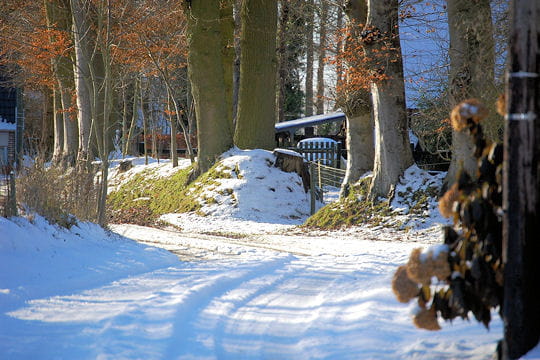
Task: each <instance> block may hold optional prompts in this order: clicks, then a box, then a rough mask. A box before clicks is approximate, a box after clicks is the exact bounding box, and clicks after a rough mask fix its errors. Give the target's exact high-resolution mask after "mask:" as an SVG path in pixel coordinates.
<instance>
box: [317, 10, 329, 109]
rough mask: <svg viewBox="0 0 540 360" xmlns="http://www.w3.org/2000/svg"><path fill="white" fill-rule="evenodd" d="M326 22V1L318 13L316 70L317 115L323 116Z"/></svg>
mask: <svg viewBox="0 0 540 360" xmlns="http://www.w3.org/2000/svg"><path fill="white" fill-rule="evenodd" d="M327 21H328V3H327V0H321V11H320V13H319V58H318V64H317V65H318V68H317V102H316V106H317V114H324V63H325V58H326V22H327Z"/></svg>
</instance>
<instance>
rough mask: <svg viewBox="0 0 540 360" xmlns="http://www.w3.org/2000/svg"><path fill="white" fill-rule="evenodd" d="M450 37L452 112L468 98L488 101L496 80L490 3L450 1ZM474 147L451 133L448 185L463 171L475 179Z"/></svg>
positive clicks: (462, 135)
mask: <svg viewBox="0 0 540 360" xmlns="http://www.w3.org/2000/svg"><path fill="white" fill-rule="evenodd" d="M447 5H448V7H447V11H448V29H449V35H450V48H449V51H448V54H449V56H450V74H449V103H450V108H453V107H454V106H456V105H457V104H458V103H459V102H461V101H463V100H466V99H468V98H473V97H474V98H478V99H479V100H481V101H486V100H487V97H486V96H485V94H487V93H488V91H486V89H488V88H492V87H493V82H494V80H495V76H494V72H495V70H494V66H495V45H494V39H493V25H492V21H491V7H490V2H489V0H448V1H447ZM473 149H474V145H473V143H472V140H471V137H470V136H469V135H468V134H465V133H462V132H459V131H455V130H454V131H453V132H452V150H453V151H452V160H451V163H450V168H449V169H448V174H447V176H446V179H445V185H446V186H447V187H449V186H451V185H452V184H453V183H454V181H456V177H457V174H458V172H459V170H460V169H463V170H464V171H466V172H467V173H468V174H469V175H470V176H471V177H472V178H475V177H476V160H475V158H474V156H473Z"/></svg>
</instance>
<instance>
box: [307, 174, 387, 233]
mask: <svg viewBox="0 0 540 360" xmlns="http://www.w3.org/2000/svg"><path fill="white" fill-rule="evenodd" d="M368 189H369V179H366V180H363V181H361V182H359V183H358V184H356V185H354V186H351V188H350V191H349V194H348V196H347V197H346V198H341V199H339V200H338V201H336V202H334V203H332V204H328V205H326V206H325V207H323V208H322V209H320V210H319V211H318V212H317V213H315V214H314V215H313V216H311V217H310V218H308V219H307V221H306V223H305V224H304V226H305V227H309V228H317V229H328V230H331V229H338V228H342V227H350V226H354V225H361V224H370V225H380V224H381V223H382V222H383V221H384V219H385V217H386V216H389V215H390V214H391V212H392V209H391V208H390V206H389V204H388V202H386V201H371V200H369V197H368V196H367V194H368Z"/></svg>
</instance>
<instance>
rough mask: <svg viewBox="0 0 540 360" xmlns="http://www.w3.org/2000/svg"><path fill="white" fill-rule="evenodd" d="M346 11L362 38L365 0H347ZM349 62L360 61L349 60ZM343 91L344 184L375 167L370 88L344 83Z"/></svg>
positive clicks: (357, 178) (365, 16)
mask: <svg viewBox="0 0 540 360" xmlns="http://www.w3.org/2000/svg"><path fill="white" fill-rule="evenodd" d="M346 13H347V17H348V26H349V27H350V28H351V31H352V32H353V34H354V36H355V37H357V38H360V25H361V24H365V23H366V20H367V3H366V1H365V0H351V1H348V2H347V7H346ZM349 46H351V44H345V47H346V48H347V47H349ZM347 51H351V50H347ZM347 66H351V67H355V66H359V65H358V64H347ZM360 66H362V65H360ZM343 80H344V81H347V79H343ZM344 92H346V93H344V94H339V96H340V98H343V99H344V100H343V103H344V105H343V106H342V108H343V111H344V112H345V115H346V119H347V172H346V173H345V179H344V181H343V186H344V187H345V186H346V185H347V184H354V183H355V182H357V181H358V180H359V179H360V177H362V175H364V174H365V173H366V172H368V171H371V170H372V169H373V160H374V156H375V149H374V139H373V126H374V124H373V118H372V116H371V104H370V94H369V92H368V91H367V90H363V89H349V88H348V87H347V86H345V87H344Z"/></svg>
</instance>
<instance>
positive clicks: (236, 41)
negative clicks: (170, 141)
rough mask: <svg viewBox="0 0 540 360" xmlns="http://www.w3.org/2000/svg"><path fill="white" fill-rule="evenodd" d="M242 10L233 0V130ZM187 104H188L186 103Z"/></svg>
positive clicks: (236, 100) (236, 103) (238, 2)
mask: <svg viewBox="0 0 540 360" xmlns="http://www.w3.org/2000/svg"><path fill="white" fill-rule="evenodd" d="M241 8H242V0H234V8H233V15H234V64H233V130H232V134H234V129H235V128H236V114H237V112H238V93H239V90H240V56H241V54H240V33H241V31H242V23H241V19H240V12H241ZM188 104H189V103H188Z"/></svg>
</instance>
